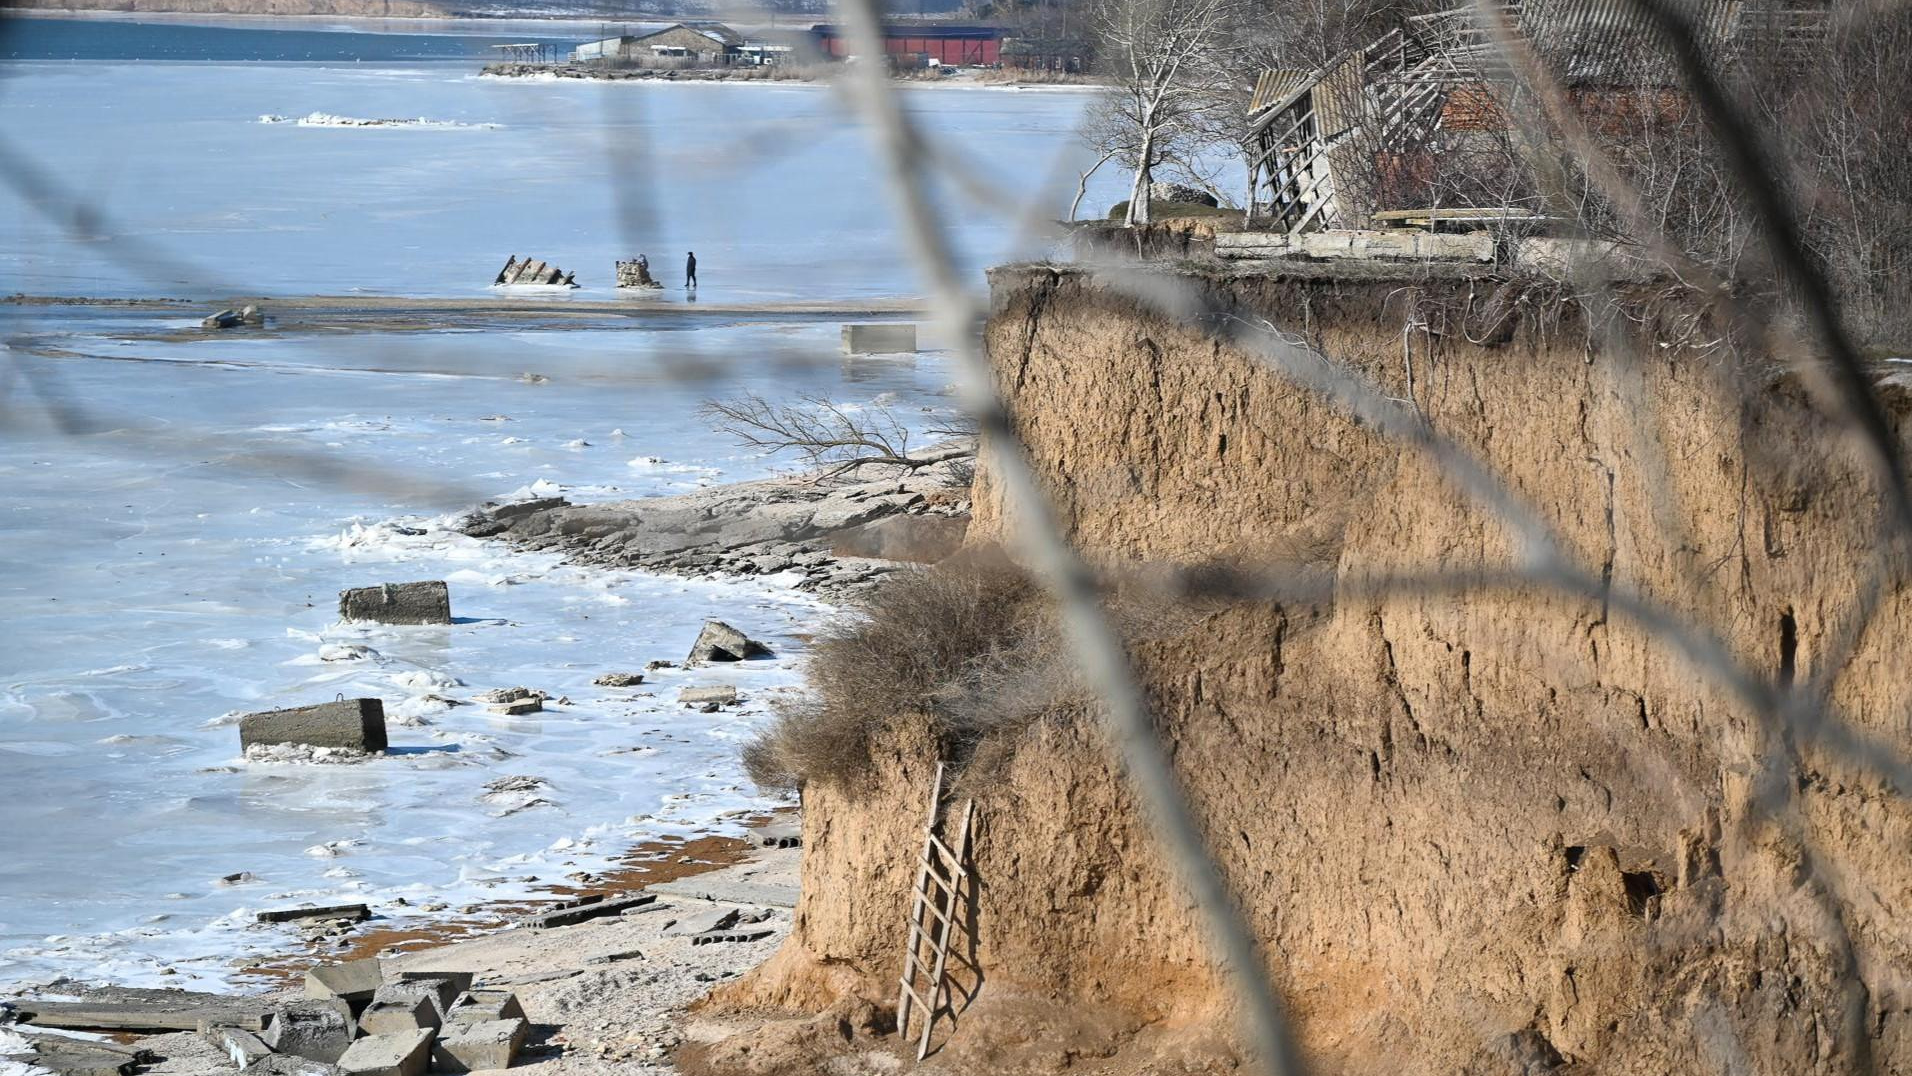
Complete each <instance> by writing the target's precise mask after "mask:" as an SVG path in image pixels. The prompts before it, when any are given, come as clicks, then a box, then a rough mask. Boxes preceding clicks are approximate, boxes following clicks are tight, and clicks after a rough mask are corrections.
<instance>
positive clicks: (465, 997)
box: [445, 988, 524, 1024]
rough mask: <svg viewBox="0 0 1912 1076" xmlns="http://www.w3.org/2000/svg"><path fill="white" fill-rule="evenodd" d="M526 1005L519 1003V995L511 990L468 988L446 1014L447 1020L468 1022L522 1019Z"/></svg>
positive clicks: (450, 1021) (458, 1022) (460, 1022)
mask: <svg viewBox="0 0 1912 1076" xmlns="http://www.w3.org/2000/svg"><path fill="white" fill-rule="evenodd" d="M522 1019H524V1006H523V1005H520V1004H519V1003H518V995H516V994H514V993H512V992H511V991H509V990H497V989H489V990H488V989H483V988H480V989H477V990H467V991H465V992H464V993H463V994H460V995H458V1000H457V1001H454V1002H452V1006H451V1011H450V1012H449V1013H446V1014H445V1022H446V1023H452V1024H468V1023H472V1022H474V1021H485V1020H522Z"/></svg>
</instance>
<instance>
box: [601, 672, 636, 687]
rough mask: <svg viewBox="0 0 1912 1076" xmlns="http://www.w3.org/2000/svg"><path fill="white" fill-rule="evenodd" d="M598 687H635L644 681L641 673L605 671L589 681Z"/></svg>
mask: <svg viewBox="0 0 1912 1076" xmlns="http://www.w3.org/2000/svg"><path fill="white" fill-rule="evenodd" d="M591 682H592V683H593V684H596V685H597V686H599V687H636V686H637V685H639V684H641V683H643V682H644V674H643V673H605V674H604V675H603V676H600V677H598V678H597V679H596V680H593V681H591Z"/></svg>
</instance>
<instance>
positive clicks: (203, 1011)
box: [14, 998, 267, 1034]
mask: <svg viewBox="0 0 1912 1076" xmlns="http://www.w3.org/2000/svg"><path fill="white" fill-rule="evenodd" d="M266 1006H267V1003H266V1002H264V1001H257V1000H255V1001H251V1002H248V1001H246V1000H243V999H238V998H234V999H231V1000H230V1002H225V1001H222V1002H221V1003H219V1004H208V1003H206V1002H205V1001H203V1000H199V999H185V1000H181V1001H180V1002H177V1003H168V1002H165V1001H157V1000H156V1001H143V1002H136V1001H121V1002H113V1001H32V1000H21V1001H16V1002H14V1008H15V1010H16V1011H17V1012H18V1014H19V1019H20V1020H21V1021H22V1022H24V1023H29V1024H33V1025H35V1026H37V1027H54V1028H65V1029H67V1030H70V1031H136V1032H143V1033H147V1034H159V1033H163V1032H167V1031H198V1030H199V1025H200V1023H201V1022H205V1023H208V1024H221V1025H226V1026H229V1027H242V1028H245V1029H246V1030H248V1031H257V1030H259V1029H260V1028H262V1027H264V1026H265V1014H266Z"/></svg>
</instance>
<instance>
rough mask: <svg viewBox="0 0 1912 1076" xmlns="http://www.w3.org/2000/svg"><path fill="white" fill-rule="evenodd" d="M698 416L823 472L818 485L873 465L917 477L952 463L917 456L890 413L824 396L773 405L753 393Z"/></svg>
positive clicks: (716, 403)
mask: <svg viewBox="0 0 1912 1076" xmlns="http://www.w3.org/2000/svg"><path fill="white" fill-rule="evenodd" d="M698 415H699V416H700V417H702V418H703V419H704V420H706V421H708V422H709V423H710V424H711V428H712V429H715V430H717V431H718V432H719V433H727V434H730V435H731V436H732V437H735V438H736V439H737V442H738V443H739V444H742V445H746V446H748V447H751V448H761V449H763V450H765V451H767V452H795V453H797V455H798V456H800V457H801V458H802V459H803V460H804V462H805V463H807V464H808V465H809V466H811V467H813V468H816V469H818V470H819V471H821V474H820V475H819V476H818V481H827V480H829V479H832V478H838V477H841V476H843V475H845V474H848V473H850V472H851V471H854V470H856V469H857V468H859V467H867V466H870V465H872V464H887V465H890V466H894V467H904V468H908V469H909V470H912V471H914V470H916V469H918V468H920V467H927V466H929V465H930V464H932V463H938V462H940V461H942V460H944V459H947V458H949V457H948V455H947V454H945V453H932V454H928V455H917V456H912V455H911V454H910V431H909V427H908V426H906V425H904V424H903V422H902V420H901V419H899V418H897V416H896V413H895V412H893V411H891V410H890V409H889V408H887V407H853V406H851V405H848V404H843V403H839V402H837V401H835V400H831V399H827V398H825V397H822V396H800V397H798V398H797V401H796V402H795V403H772V402H770V401H769V400H766V399H764V398H763V397H762V396H759V395H757V394H756V393H748V394H746V395H744V396H743V397H742V398H740V399H736V400H709V401H706V402H705V403H704V405H703V406H702V407H701V408H699V409H698ZM952 432H953V431H952Z"/></svg>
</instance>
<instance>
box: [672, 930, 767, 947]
mask: <svg viewBox="0 0 1912 1076" xmlns="http://www.w3.org/2000/svg"><path fill="white" fill-rule="evenodd" d="M775 933H776V931H774V930H770V929H768V928H766V927H734V928H731V929H729V930H709V931H705V932H704V933H702V934H696V935H692V937H691V939H690V943H691V944H692V945H715V944H716V943H718V942H753V941H757V940H759V939H762V938H768V937H769V936H771V935H772V934H775Z"/></svg>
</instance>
